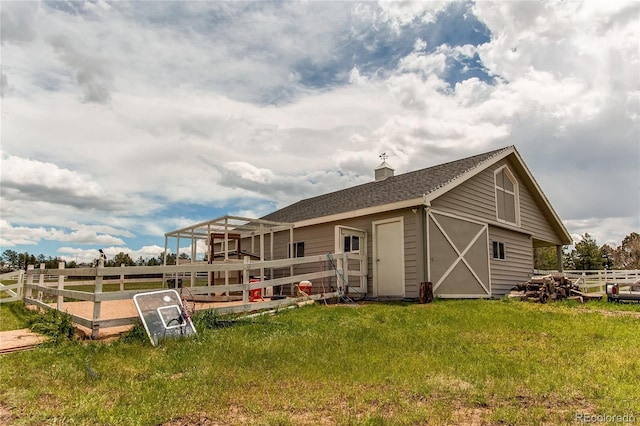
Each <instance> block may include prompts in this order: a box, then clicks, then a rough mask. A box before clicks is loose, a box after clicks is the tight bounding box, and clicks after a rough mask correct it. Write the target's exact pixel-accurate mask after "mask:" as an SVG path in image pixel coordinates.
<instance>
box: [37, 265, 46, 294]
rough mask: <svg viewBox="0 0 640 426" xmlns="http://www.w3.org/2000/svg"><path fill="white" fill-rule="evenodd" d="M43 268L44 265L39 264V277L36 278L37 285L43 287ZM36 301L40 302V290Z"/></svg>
mask: <svg viewBox="0 0 640 426" xmlns="http://www.w3.org/2000/svg"><path fill="white" fill-rule="evenodd" d="M44 267H45V264H44V263H41V264H40V275H39V276H38V285H39V286H42V287H44ZM38 300H39V301H41V302H42V290H38Z"/></svg>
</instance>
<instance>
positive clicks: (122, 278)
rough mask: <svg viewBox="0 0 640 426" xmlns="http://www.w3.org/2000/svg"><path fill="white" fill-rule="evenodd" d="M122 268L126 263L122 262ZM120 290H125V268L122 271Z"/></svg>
mask: <svg viewBox="0 0 640 426" xmlns="http://www.w3.org/2000/svg"><path fill="white" fill-rule="evenodd" d="M120 268H124V263H121V264H120ZM163 286H164V285H163ZM120 291H124V270H122V271H121V272H120Z"/></svg>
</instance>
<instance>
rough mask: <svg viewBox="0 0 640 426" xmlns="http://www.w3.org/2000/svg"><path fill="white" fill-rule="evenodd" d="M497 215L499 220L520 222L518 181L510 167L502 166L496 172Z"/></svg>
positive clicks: (513, 222) (516, 223) (515, 223)
mask: <svg viewBox="0 0 640 426" xmlns="http://www.w3.org/2000/svg"><path fill="white" fill-rule="evenodd" d="M495 184H496V216H497V218H498V220H499V221H501V222H507V223H512V224H514V225H519V224H520V206H519V199H518V198H519V197H518V181H517V180H516V179H515V177H514V176H513V174H512V173H511V171H510V170H509V168H507V167H506V166H505V167H502V168H500V169H498V170H496V172H495Z"/></svg>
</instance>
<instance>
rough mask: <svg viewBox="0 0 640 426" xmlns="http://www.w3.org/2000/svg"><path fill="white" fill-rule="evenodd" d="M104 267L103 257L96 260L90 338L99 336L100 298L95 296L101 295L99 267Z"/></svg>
mask: <svg viewBox="0 0 640 426" xmlns="http://www.w3.org/2000/svg"><path fill="white" fill-rule="evenodd" d="M102 268H104V259H100V260H98V266H97V268H96V288H95V290H94V292H93V296H94V298H93V320H92V321H91V338H92V339H96V340H97V339H98V338H99V337H100V322H99V321H100V304H101V303H102V302H101V301H100V299H99V298H98V300H96V296H101V295H102V272H101V271H100V269H102Z"/></svg>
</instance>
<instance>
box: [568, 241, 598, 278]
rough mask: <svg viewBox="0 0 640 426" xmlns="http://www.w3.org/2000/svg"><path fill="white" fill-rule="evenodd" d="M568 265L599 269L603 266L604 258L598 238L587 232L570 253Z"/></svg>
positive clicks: (572, 267) (584, 268)
mask: <svg viewBox="0 0 640 426" xmlns="http://www.w3.org/2000/svg"><path fill="white" fill-rule="evenodd" d="M565 260H566V261H567V267H568V268H569V269H578V270H598V269H602V268H603V263H604V262H603V259H602V253H601V252H600V248H599V247H598V244H597V243H596V240H595V239H594V238H593V237H592V236H591V235H589V234H588V233H585V234H584V235H583V236H582V239H581V240H580V241H579V242H577V243H576V244H575V246H574V249H573V250H572V251H571V252H570V253H569V254H568V258H566V259H565Z"/></svg>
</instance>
